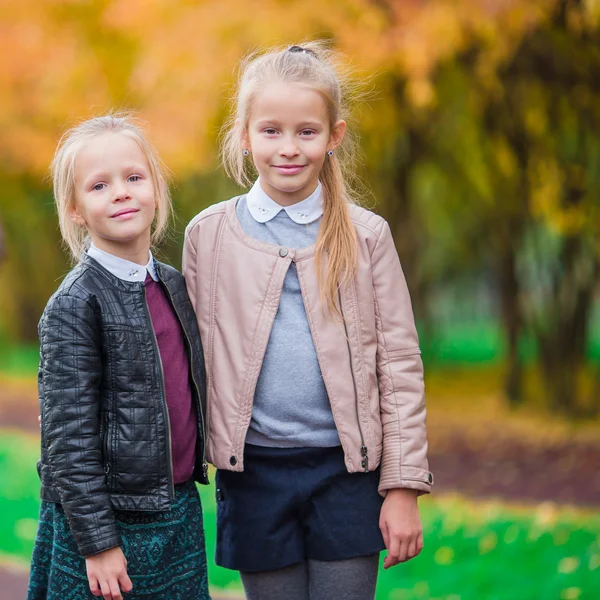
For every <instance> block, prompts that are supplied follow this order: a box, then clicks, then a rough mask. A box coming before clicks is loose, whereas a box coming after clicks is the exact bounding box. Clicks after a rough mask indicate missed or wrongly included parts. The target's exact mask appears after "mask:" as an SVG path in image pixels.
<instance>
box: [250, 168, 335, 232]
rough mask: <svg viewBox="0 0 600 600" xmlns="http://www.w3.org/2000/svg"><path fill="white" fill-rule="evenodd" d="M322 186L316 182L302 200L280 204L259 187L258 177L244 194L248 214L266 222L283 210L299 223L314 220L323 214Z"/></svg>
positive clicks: (302, 223)
mask: <svg viewBox="0 0 600 600" xmlns="http://www.w3.org/2000/svg"><path fill="white" fill-rule="evenodd" d="M322 190H323V186H322V185H321V182H320V181H319V183H318V184H317V188H316V189H315V191H314V192H313V193H312V194H311V195H310V196H309V197H308V198H305V199H304V200H301V201H300V202H297V203H296V204H292V205H291V206H282V205H281V204H278V203H277V202H275V200H273V199H272V198H271V197H270V196H269V195H268V194H267V193H266V192H265V191H264V190H263V189H262V187H261V185H260V179H257V180H256V182H255V184H254V185H253V186H252V189H251V190H250V191H249V192H248V194H247V196H246V202H247V203H248V210H249V211H250V214H251V215H252V217H254V219H255V220H256V221H258V222H259V223H266V222H267V221H270V220H271V219H273V218H274V217H275V216H276V215H278V214H279V213H280V212H281V211H282V210H284V211H285V212H286V213H287V215H288V217H289V218H290V219H292V221H294V223H298V224H299V225H306V224H308V223H312V222H313V221H316V220H317V219H318V218H319V217H321V216H322V215H323V191H322Z"/></svg>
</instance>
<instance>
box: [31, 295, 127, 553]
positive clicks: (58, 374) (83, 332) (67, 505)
mask: <svg viewBox="0 0 600 600" xmlns="http://www.w3.org/2000/svg"><path fill="white" fill-rule="evenodd" d="M39 334H40V353H41V361H40V374H39V381H40V400H41V411H42V436H43V438H44V441H45V445H46V448H47V453H48V462H49V465H50V469H51V471H52V476H53V479H54V483H55V485H56V487H57V488H58V491H59V494H60V498H61V503H62V507H63V509H64V511H65V514H66V516H67V519H68V521H69V526H70V528H71V532H72V534H73V537H74V538H75V541H76V542H77V546H78V548H79V551H80V553H81V554H82V556H84V557H88V556H90V555H92V554H97V553H99V552H102V551H104V550H108V549H109V548H113V547H115V546H118V545H119V541H120V540H119V534H118V532H117V528H116V524H115V517H114V514H113V511H112V507H111V504H110V498H109V492H108V488H107V486H106V483H105V471H104V464H103V458H102V448H101V441H100V405H99V388H100V382H101V375H102V356H101V350H100V340H99V334H98V329H97V325H96V317H95V314H94V310H93V308H92V307H91V306H90V305H89V304H88V302H86V301H85V300H82V299H80V298H76V297H73V296H68V295H59V296H56V297H54V298H53V299H52V300H51V301H50V303H49V304H48V306H47V307H46V310H45V312H44V315H43V316H42V319H41V321H40V327H39Z"/></svg>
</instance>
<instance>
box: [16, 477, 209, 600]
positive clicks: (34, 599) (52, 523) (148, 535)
mask: <svg viewBox="0 0 600 600" xmlns="http://www.w3.org/2000/svg"><path fill="white" fill-rule="evenodd" d="M115 516H116V518H117V527H118V529H119V533H120V535H121V548H122V550H123V552H124V554H125V558H126V559H127V573H128V575H129V577H130V579H131V582H132V583H133V590H132V591H131V592H129V593H128V594H124V595H123V597H124V598H127V600H130V599H131V600H150V598H152V599H153V600H209V599H210V596H209V594H208V577H207V571H206V550H205V546H204V527H203V522H202V507H201V505H200V497H199V495H198V491H197V490H196V486H195V484H194V483H193V482H187V483H182V484H180V485H176V486H175V503H174V505H173V507H172V509H171V510H170V511H165V512H129V511H115ZM86 599H90V600H92V599H93V600H96V599H97V597H96V596H94V595H93V594H92V593H91V592H90V588H89V584H88V580H87V576H86V570H85V559H84V558H82V556H81V555H80V554H79V552H78V551H77V545H76V544H75V540H74V539H73V536H72V535H71V531H70V529H69V525H68V522H67V518H66V516H65V513H64V511H63V510H62V507H61V506H60V504H54V503H52V502H42V507H41V510H40V522H39V528H38V533H37V538H36V541H35V546H34V549H33V557H32V562H31V573H30V576H29V590H28V593H27V600H86Z"/></svg>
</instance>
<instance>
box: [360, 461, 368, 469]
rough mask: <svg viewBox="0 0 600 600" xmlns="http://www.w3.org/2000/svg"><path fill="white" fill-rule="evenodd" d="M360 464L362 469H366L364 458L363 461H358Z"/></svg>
mask: <svg viewBox="0 0 600 600" xmlns="http://www.w3.org/2000/svg"><path fill="white" fill-rule="evenodd" d="M360 466H361V467H362V468H363V469H366V468H367V461H366V460H363V461H361V463H360Z"/></svg>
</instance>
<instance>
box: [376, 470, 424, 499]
mask: <svg viewBox="0 0 600 600" xmlns="http://www.w3.org/2000/svg"><path fill="white" fill-rule="evenodd" d="M432 485H433V473H431V471H428V470H427V469H421V468H419V467H413V466H403V467H401V468H400V470H399V473H398V474H397V475H394V474H393V473H390V472H389V471H388V472H384V470H383V469H382V471H381V476H380V478H379V493H380V494H381V495H382V496H384V497H385V496H386V494H387V491H388V490H393V489H396V488H405V489H411V490H417V491H418V492H419V496H421V495H422V494H429V493H430V492H431V487H432Z"/></svg>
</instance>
